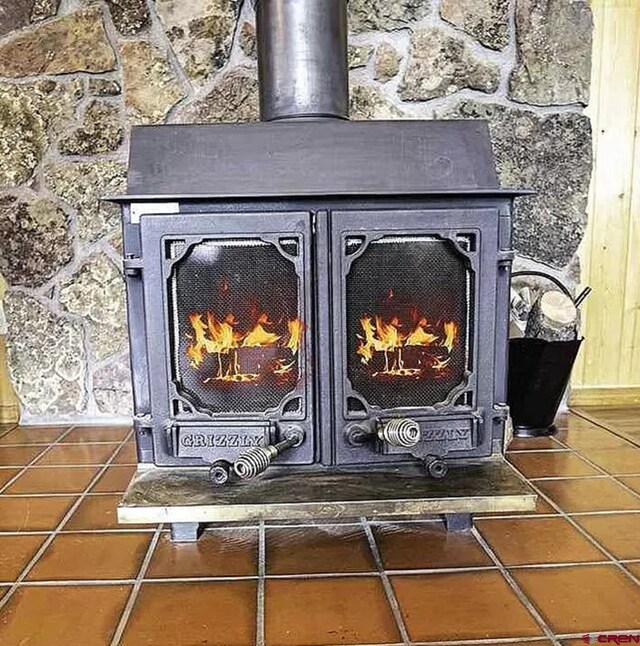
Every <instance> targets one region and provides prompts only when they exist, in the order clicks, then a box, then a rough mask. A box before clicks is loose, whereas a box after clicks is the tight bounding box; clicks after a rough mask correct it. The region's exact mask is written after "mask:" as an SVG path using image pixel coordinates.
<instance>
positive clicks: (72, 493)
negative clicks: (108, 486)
mask: <svg viewBox="0 0 640 646" xmlns="http://www.w3.org/2000/svg"><path fill="white" fill-rule="evenodd" d="M103 466H106V465H103ZM81 493H82V492H81V491H67V492H59V491H58V492H55V493H3V494H0V500H3V499H8V498H70V497H74V496H79V495H80V494H81ZM123 494H124V491H95V492H93V491H90V492H88V493H87V496H88V497H90V498H92V497H98V496H122V495H123Z"/></svg>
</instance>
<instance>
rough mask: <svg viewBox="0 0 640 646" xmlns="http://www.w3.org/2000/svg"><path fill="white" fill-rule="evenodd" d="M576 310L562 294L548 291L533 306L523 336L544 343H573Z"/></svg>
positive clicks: (572, 303)
mask: <svg viewBox="0 0 640 646" xmlns="http://www.w3.org/2000/svg"><path fill="white" fill-rule="evenodd" d="M577 319H578V310H577V309H576V306H575V304H574V302H573V301H572V300H571V298H570V297H569V296H568V295H567V294H564V293H563V292H560V291H557V290H550V291H547V292H545V293H544V294H542V296H540V297H539V298H538V300H537V301H536V302H535V303H534V304H533V307H532V308H531V312H530V313H529V318H528V320H527V327H526V330H525V336H526V337H528V338H531V339H544V340H545V341H574V340H575V339H576V336H577V330H576V324H577Z"/></svg>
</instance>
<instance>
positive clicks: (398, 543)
mask: <svg viewBox="0 0 640 646" xmlns="http://www.w3.org/2000/svg"><path fill="white" fill-rule="evenodd" d="M373 532H374V536H375V539H376V543H377V545H378V549H379V550H380V556H381V557H382V562H383V564H384V567H385V569H387V570H409V569H417V568H420V569H422V568H442V567H447V568H450V567H472V566H482V565H492V561H491V559H490V558H489V557H488V556H487V554H486V552H485V551H484V549H482V546H481V545H480V543H478V541H477V540H476V538H475V536H473V534H471V533H466V532H462V533H457V532H447V531H446V530H445V528H444V526H443V525H442V523H398V524H397V525H393V524H388V525H379V526H374V528H373Z"/></svg>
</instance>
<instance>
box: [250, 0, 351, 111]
mask: <svg viewBox="0 0 640 646" xmlns="http://www.w3.org/2000/svg"><path fill="white" fill-rule="evenodd" d="M253 5H254V8H255V12H256V40H257V51H258V77H259V81H260V118H261V120H262V121H285V120H287V121H288V120H316V119H340V120H347V121H348V120H349V67H348V63H347V33H348V26H347V0H254V2H253Z"/></svg>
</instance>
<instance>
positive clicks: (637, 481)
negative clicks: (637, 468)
mask: <svg viewBox="0 0 640 646" xmlns="http://www.w3.org/2000/svg"><path fill="white" fill-rule="evenodd" d="M618 479H619V480H620V482H624V484H626V485H627V487H631V489H633V490H634V491H635V492H636V493H640V476H629V477H625V478H618Z"/></svg>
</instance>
